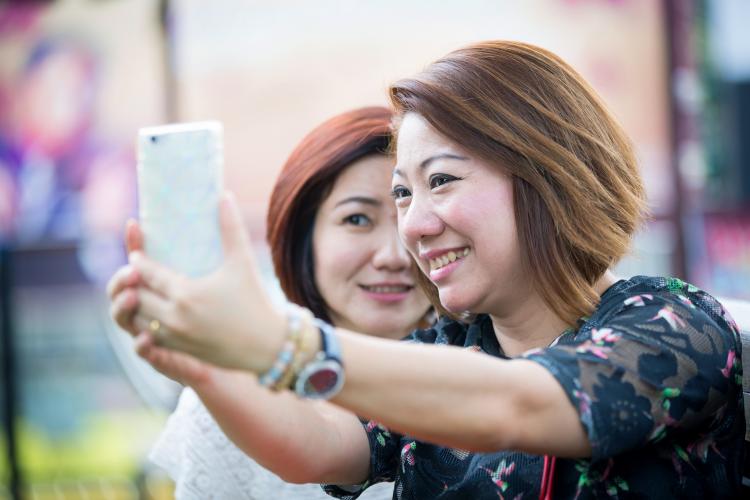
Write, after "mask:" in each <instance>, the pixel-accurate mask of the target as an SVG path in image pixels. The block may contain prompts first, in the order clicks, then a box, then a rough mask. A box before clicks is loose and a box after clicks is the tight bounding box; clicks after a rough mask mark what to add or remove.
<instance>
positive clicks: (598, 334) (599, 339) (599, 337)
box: [591, 328, 620, 345]
mask: <svg viewBox="0 0 750 500" xmlns="http://www.w3.org/2000/svg"><path fill="white" fill-rule="evenodd" d="M591 338H592V339H593V341H594V342H596V344H597V345H603V344H604V343H605V342H607V343H610V344H612V343H614V342H617V341H618V340H619V339H620V334H619V333H615V332H614V331H613V330H612V329H611V328H594V329H593V330H591Z"/></svg>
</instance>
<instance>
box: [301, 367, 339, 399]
mask: <svg viewBox="0 0 750 500" xmlns="http://www.w3.org/2000/svg"><path fill="white" fill-rule="evenodd" d="M305 375H307V374H305ZM300 381H301V382H302V383H303V384H304V385H303V386H302V387H301V388H300V389H301V393H302V394H304V395H305V396H307V397H312V398H326V399H327V398H330V397H332V396H334V395H335V394H336V393H337V392H338V390H339V389H340V388H341V385H342V384H343V381H344V379H343V373H342V372H341V365H340V364H339V363H337V362H335V361H331V360H326V361H321V362H318V363H316V364H315V367H314V369H313V370H311V371H310V373H309V375H307V376H306V377H305V378H303V379H301V380H300ZM298 392H299V391H298Z"/></svg>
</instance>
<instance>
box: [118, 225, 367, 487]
mask: <svg viewBox="0 0 750 500" xmlns="http://www.w3.org/2000/svg"><path fill="white" fill-rule="evenodd" d="M125 241H126V245H127V247H128V250H129V251H138V250H140V249H142V247H143V241H142V234H141V231H140V228H139V227H138V225H137V224H135V223H128V225H127V226H126V231H125ZM138 282H139V273H138V272H137V271H136V270H135V269H133V268H132V267H130V266H126V267H124V268H122V269H121V270H120V271H119V272H118V273H116V274H115V275H114V276H113V277H112V279H111V280H110V283H109V286H108V293H109V295H110V298H111V301H112V303H111V314H112V317H113V318H114V320H115V321H116V322H117V323H118V325H119V326H120V327H122V328H123V329H124V330H126V331H128V332H130V333H131V334H132V335H134V336H137V335H138V333H139V332H140V331H141V330H143V329H145V328H146V325H145V324H144V323H143V322H144V321H145V320H144V319H142V317H138V316H137V315H136V311H137V307H138V297H137V292H136V289H135V288H133V287H134V286H135V285H136V284H137V283H138ZM136 349H137V351H138V353H139V354H140V355H141V356H142V357H144V358H145V359H146V360H147V361H149V362H150V363H151V365H152V366H154V367H155V368H156V369H157V370H159V371H160V372H162V373H163V374H164V375H166V376H168V377H170V378H172V379H174V380H177V381H179V382H181V383H182V384H184V385H189V386H190V387H192V388H193V389H194V390H195V391H196V393H197V394H198V395H199V396H200V398H201V400H202V401H203V403H204V405H205V406H206V408H207V409H208V410H209V411H210V412H211V414H212V415H213V417H214V419H215V420H216V421H217V423H218V424H219V425H220V426H221V428H222V430H223V431H224V433H225V434H226V435H227V436H228V437H229V438H230V439H231V440H232V441H233V442H234V443H235V444H236V445H237V446H238V447H239V448H240V449H242V450H243V451H244V452H245V453H247V454H248V455H250V456H252V457H253V458H254V459H255V460H256V461H257V462H259V463H260V464H261V465H263V466H264V467H266V468H267V469H270V470H272V471H273V472H275V473H276V474H277V475H279V476H280V477H281V478H282V479H284V480H286V481H289V482H297V483H310V482H319V483H322V482H329V483H338V484H355V483H359V482H362V481H364V480H365V479H366V478H367V475H368V471H369V457H370V452H369V446H368V443H367V436H366V434H365V431H364V429H363V427H362V425H361V423H360V422H359V420H358V419H357V418H356V417H355V416H354V415H352V414H351V413H349V412H347V411H345V410H342V409H340V408H338V407H336V406H335V405H332V404H330V403H326V402H317V403H314V402H312V401H305V400H301V399H299V398H297V397H296V396H294V395H292V394H291V393H279V394H274V393H271V392H270V391H268V390H267V389H265V388H262V387H260V385H259V384H258V382H257V378H256V377H255V376H254V375H251V374H247V373H243V372H239V371H230V370H225V369H222V368H217V367H215V366H213V365H210V364H208V363H205V362H202V361H200V360H198V359H197V358H194V357H193V356H190V355H188V354H184V353H181V352H179V351H175V350H169V349H164V348H161V347H158V346H155V345H154V344H153V342H151V339H149V338H148V337H147V336H140V337H138V338H137V340H136Z"/></svg>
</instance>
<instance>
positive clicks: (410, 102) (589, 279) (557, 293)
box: [390, 41, 645, 324]
mask: <svg viewBox="0 0 750 500" xmlns="http://www.w3.org/2000/svg"><path fill="white" fill-rule="evenodd" d="M390 97H391V101H392V103H393V105H394V107H395V108H396V112H397V114H399V115H403V114H404V113H409V112H413V113H417V114H419V115H420V116H422V117H424V118H425V119H426V120H427V121H428V122H429V123H430V124H431V125H432V126H433V127H434V128H435V129H436V130H437V131H438V132H439V133H441V134H442V135H444V136H445V137H447V138H448V139H450V140H452V141H453V142H455V143H456V144H458V145H460V146H461V147H462V148H464V149H466V150H467V151H469V152H471V153H473V154H476V155H477V157H479V158H481V159H483V160H485V161H487V162H490V163H492V164H494V165H497V166H498V168H501V169H503V170H504V171H505V172H506V173H508V174H509V175H511V176H512V177H513V194H514V203H515V217H516V226H517V228H518V237H519V242H520V245H521V253H522V255H523V258H524V262H523V265H524V267H525V269H526V271H527V272H528V274H529V276H530V277H531V279H532V282H533V284H534V286H535V289H536V290H537V291H538V292H539V293H540V295H541V296H542V298H543V299H544V301H545V302H546V303H547V305H548V306H549V307H550V308H551V309H552V310H553V311H554V312H555V314H557V315H558V316H559V317H560V318H561V319H563V320H565V321H566V322H568V323H569V324H574V323H575V321H576V320H577V319H578V318H580V317H582V316H586V315H589V314H590V313H591V312H592V311H593V309H594V308H595V307H596V305H597V303H598V301H599V296H598V294H597V293H596V291H595V289H594V284H595V283H596V281H597V280H598V279H599V278H600V277H601V276H602V275H603V274H604V272H605V271H606V270H607V269H608V268H609V267H610V266H612V265H613V264H614V263H616V262H617V261H618V260H619V259H620V258H621V257H622V256H623V255H624V253H625V252H626V251H627V250H628V248H629V244H630V239H631V237H632V235H633V232H634V231H635V230H636V228H637V227H638V226H639V224H640V222H641V220H642V217H643V213H644V210H645V195H644V190H643V186H642V183H641V177H640V175H639V173H638V168H637V164H636V160H635V156H634V154H633V150H632V147H631V144H630V141H629V140H628V138H627V137H626V135H625V133H624V131H623V130H622V129H621V127H620V126H619V125H618V124H617V122H616V121H615V120H614V118H613V117H612V116H611V115H610V113H609V112H608V111H607V109H606V107H605V106H604V104H603V103H602V101H601V100H600V99H599V97H598V96H597V95H596V93H595V92H594V90H593V89H592V88H591V87H590V86H589V85H588V84H587V83H586V82H585V81H584V79H583V78H582V77H581V76H580V75H579V74H578V73H576V71H575V70H573V69H572V68H571V67H570V66H568V65H567V64H566V63H565V62H564V61H563V60H561V59H560V58H559V57H557V56H556V55H554V54H552V53H551V52H548V51H546V50H544V49H541V48H539V47H535V46H533V45H528V44H523V43H516V42H506V41H491V42H484V43H479V44H476V45H472V46H469V47H466V48H464V49H461V50H457V51H455V52H452V53H450V54H448V55H447V56H445V57H443V58H442V59H439V60H438V61H436V62H434V63H433V64H431V65H430V66H429V67H428V68H427V69H426V70H425V71H424V72H423V73H421V74H419V75H417V76H416V77H414V78H408V79H404V80H401V81H399V82H397V83H395V84H394V85H392V86H391V88H390ZM418 276H419V277H420V278H419V279H420V282H421V284H422V286H423V288H424V289H425V291H426V292H427V294H428V296H429V297H430V298H431V300H432V303H433V305H435V306H436V307H438V308H439V302H438V299H437V290H436V289H435V286H434V285H433V284H432V283H431V282H430V281H429V280H428V279H427V278H426V277H425V276H424V275H422V274H421V273H418ZM498 285H499V286H502V284H498ZM439 310H440V311H441V312H443V313H445V310H444V309H440V308H439Z"/></svg>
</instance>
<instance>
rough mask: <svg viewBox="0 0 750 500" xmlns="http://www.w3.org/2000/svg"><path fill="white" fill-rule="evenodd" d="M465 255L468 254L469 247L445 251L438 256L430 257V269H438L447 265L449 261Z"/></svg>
mask: <svg viewBox="0 0 750 500" xmlns="http://www.w3.org/2000/svg"><path fill="white" fill-rule="evenodd" d="M467 255H469V247H466V248H464V249H459V250H451V251H449V252H446V253H444V254H443V255H441V256H439V257H435V258H434V259H430V271H437V270H438V269H440V268H442V267H445V266H447V265H448V264H450V263H451V262H456V261H457V260H459V259H463V258H464V257H466V256H467Z"/></svg>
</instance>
